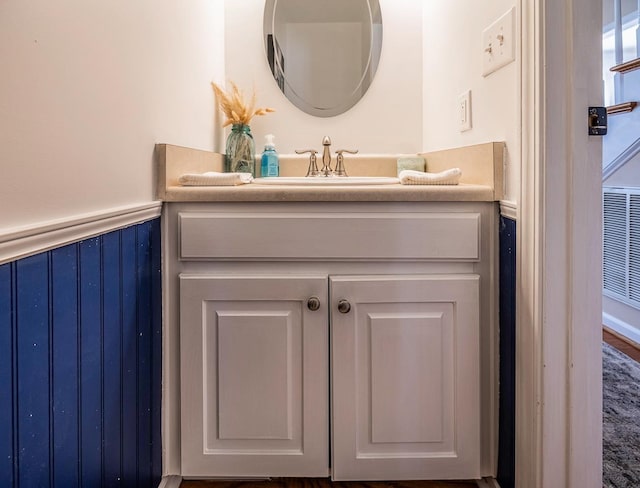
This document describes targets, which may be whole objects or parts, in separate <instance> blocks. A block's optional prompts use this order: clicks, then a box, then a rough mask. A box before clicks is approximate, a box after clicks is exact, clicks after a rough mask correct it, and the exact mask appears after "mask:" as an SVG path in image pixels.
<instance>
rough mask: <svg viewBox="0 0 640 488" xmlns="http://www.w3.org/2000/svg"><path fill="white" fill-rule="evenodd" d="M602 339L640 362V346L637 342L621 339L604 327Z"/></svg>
mask: <svg viewBox="0 0 640 488" xmlns="http://www.w3.org/2000/svg"><path fill="white" fill-rule="evenodd" d="M602 340H604V342H606V343H607V344H609V345H610V346H613V347H615V348H616V349H617V350H618V351H620V352H623V353H625V354H626V355H627V356H629V357H630V358H631V359H635V360H636V361H637V362H639V363H640V348H639V347H638V345H637V344H634V343H632V342H629V341H626V340H624V339H621V338H620V337H618V336H617V335H615V334H612V333H611V332H609V331H608V330H605V329H602Z"/></svg>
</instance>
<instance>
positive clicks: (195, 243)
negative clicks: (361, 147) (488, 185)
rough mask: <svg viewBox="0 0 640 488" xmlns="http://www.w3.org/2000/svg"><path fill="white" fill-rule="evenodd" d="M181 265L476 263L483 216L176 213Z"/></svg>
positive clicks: (459, 214) (451, 214)
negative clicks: (358, 261) (205, 261)
mask: <svg viewBox="0 0 640 488" xmlns="http://www.w3.org/2000/svg"><path fill="white" fill-rule="evenodd" d="M179 225H180V231H179V232H180V251H179V252H180V259H182V260H201V259H233V260H246V259H250V260H255V259H262V260H264V259H270V260H275V259H277V260H291V259H294V260H295V259H309V258H311V259H369V260H370V259H404V260H411V259H414V260H415V259H435V260H452V259H459V260H465V261H470V260H471V261H476V260H478V259H479V256H480V244H479V233H480V214H479V213H475V212H461V213H451V212H447V213H408V214H398V213H393V214H392V213H382V212H381V213H344V214H330V215H327V214H320V213H289V214H286V213H278V214H261V215H255V214H238V213H193V212H184V213H180V214H179Z"/></svg>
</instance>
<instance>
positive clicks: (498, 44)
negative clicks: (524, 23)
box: [482, 7, 516, 76]
mask: <svg viewBox="0 0 640 488" xmlns="http://www.w3.org/2000/svg"><path fill="white" fill-rule="evenodd" d="M514 25H515V7H512V8H511V10H509V11H508V12H507V13H506V14H504V15H503V16H502V17H500V18H499V19H498V20H496V21H495V22H494V23H493V24H491V26H489V27H487V28H486V29H485V30H484V31H482V50H483V52H482V76H488V75H490V74H491V73H493V72H494V71H497V70H499V69H500V68H502V67H503V66H506V65H507V64H509V63H510V62H511V61H515V59H516V56H515V52H516V50H515V34H514Z"/></svg>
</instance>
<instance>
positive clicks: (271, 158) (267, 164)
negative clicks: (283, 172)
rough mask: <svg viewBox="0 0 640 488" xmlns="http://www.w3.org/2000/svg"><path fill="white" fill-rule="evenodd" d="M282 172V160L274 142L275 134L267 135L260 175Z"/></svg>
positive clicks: (274, 174)
mask: <svg viewBox="0 0 640 488" xmlns="http://www.w3.org/2000/svg"><path fill="white" fill-rule="evenodd" d="M279 174H280V160H279V158H278V153H277V152H276V145H275V144H274V142H273V134H267V135H266V136H265V145H264V152H263V153H262V160H261V164H260V176H262V177H263V178H264V177H269V176H278V175H279Z"/></svg>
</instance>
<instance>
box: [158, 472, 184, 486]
mask: <svg viewBox="0 0 640 488" xmlns="http://www.w3.org/2000/svg"><path fill="white" fill-rule="evenodd" d="M180 483H182V476H178V475H175V474H171V475H167V476H163V477H162V479H161V480H160V484H159V485H158V488H180Z"/></svg>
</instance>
